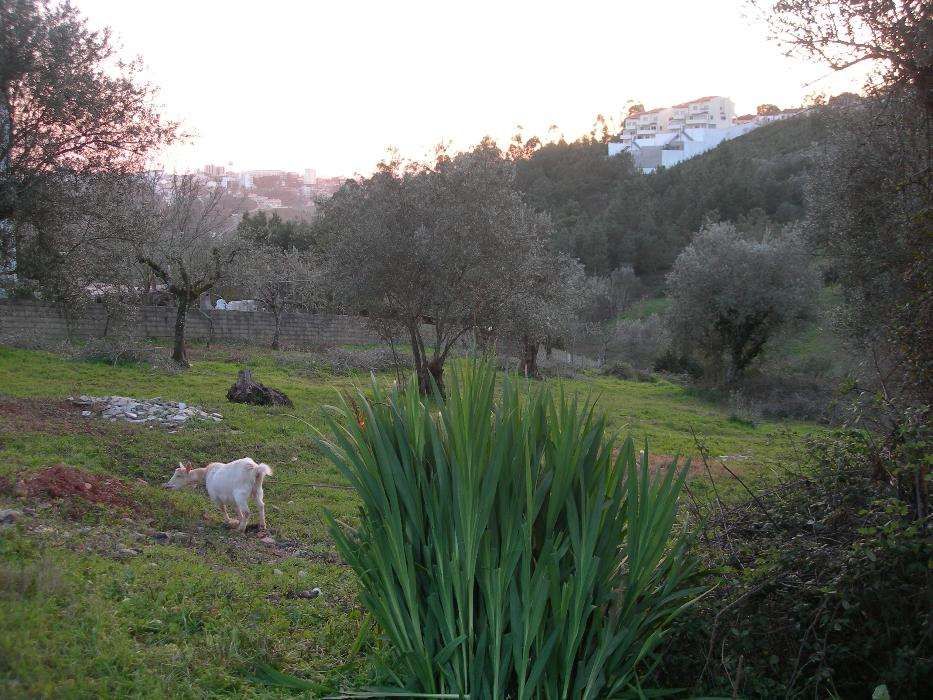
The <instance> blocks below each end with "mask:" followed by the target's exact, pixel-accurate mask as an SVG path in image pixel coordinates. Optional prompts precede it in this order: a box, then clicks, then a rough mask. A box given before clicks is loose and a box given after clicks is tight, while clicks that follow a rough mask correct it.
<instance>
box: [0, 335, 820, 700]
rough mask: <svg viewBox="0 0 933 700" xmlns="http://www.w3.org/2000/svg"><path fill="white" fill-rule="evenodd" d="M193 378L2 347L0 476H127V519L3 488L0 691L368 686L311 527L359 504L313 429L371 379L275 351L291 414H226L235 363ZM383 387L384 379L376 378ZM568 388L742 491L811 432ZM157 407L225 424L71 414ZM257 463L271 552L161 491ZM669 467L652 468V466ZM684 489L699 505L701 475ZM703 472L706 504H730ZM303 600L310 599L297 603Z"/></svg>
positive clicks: (223, 359)
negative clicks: (271, 681)
mask: <svg viewBox="0 0 933 700" xmlns="http://www.w3.org/2000/svg"><path fill="white" fill-rule="evenodd" d="M193 357H194V360H195V361H194V365H193V367H192V369H191V370H189V371H187V372H184V373H179V374H169V373H164V372H160V371H157V370H152V369H148V368H144V367H140V366H117V367H112V366H109V365H105V364H99V363H90V362H77V361H71V360H67V359H63V358H61V357H58V356H55V355H52V354H48V353H42V352H33V351H25V350H14V349H8V348H0V479H3V480H4V481H5V483H6V484H7V486H8V487H9V485H10V484H13V483H15V481H16V480H17V479H18V478H20V477H22V475H23V474H24V473H27V472H30V471H34V470H38V469H43V468H46V467H48V466H50V465H54V464H58V463H64V464H66V465H68V466H70V467H75V468H79V469H83V470H86V471H88V472H92V473H95V474H102V475H108V476H115V477H118V478H119V479H120V480H121V481H120V482H119V483H120V485H121V486H120V487H121V489H123V490H124V492H125V494H126V496H127V498H128V500H129V501H130V503H131V505H130V506H129V507H126V508H115V507H107V506H101V505H95V504H91V503H88V502H86V501H84V500H82V499H81V498H79V497H67V498H61V499H42V498H29V499H23V498H19V497H17V496H15V495H13V493H12V491H11V490H10V488H7V489H5V490H4V491H5V492H3V493H0V508H16V509H18V510H21V511H22V512H23V513H24V516H23V517H22V518H21V519H19V520H18V521H17V522H16V523H15V524H13V525H7V526H4V527H3V528H2V529H0V630H2V634H0V697H4V698H17V697H55V698H63V697H66V698H71V697H81V698H84V697H86V698H103V697H127V696H141V697H173V698H187V697H192V698H193V697H198V698H202V697H214V696H221V695H224V696H229V695H233V696H236V697H246V698H258V697H273V696H275V697H278V696H280V695H282V694H288V693H293V692H294V691H288V690H283V689H280V688H276V687H273V686H269V685H265V684H264V683H262V682H261V681H260V680H258V679H257V678H255V675H254V673H255V669H256V668H257V666H258V665H261V664H263V663H268V664H270V665H272V666H273V667H275V668H278V669H282V670H285V671H287V672H289V673H292V674H296V675H300V676H302V677H304V678H306V679H308V680H310V681H312V682H314V683H316V684H317V685H318V687H319V691H320V694H326V693H328V692H335V691H338V690H339V689H341V688H353V687H360V686H363V685H365V684H366V683H367V682H369V681H370V680H372V678H373V668H374V661H375V659H376V658H377V657H378V656H379V655H380V654H381V653H382V650H381V648H380V644H379V641H378V639H377V637H376V635H375V634H374V631H373V630H372V628H371V625H370V624H369V622H368V620H367V618H366V616H365V615H364V614H363V611H362V610H361V609H360V607H359V605H358V603H357V601H356V588H355V586H356V583H355V579H354V576H353V574H352V572H350V570H349V569H348V568H347V567H346V566H344V565H343V564H342V562H341V561H340V560H339V557H337V555H336V553H335V550H334V548H333V544H332V542H331V540H330V539H329V537H328V535H327V532H326V528H325V527H324V525H323V522H322V519H321V514H322V512H323V509H325V508H326V509H329V510H331V511H332V512H334V513H335V514H336V515H337V516H338V517H339V518H340V519H342V520H345V521H347V522H352V521H353V519H354V512H355V508H356V501H355V497H354V495H353V494H352V492H350V491H349V490H347V489H346V487H345V485H344V484H343V483H342V481H341V478H340V477H339V475H338V474H337V472H336V471H335V470H334V469H333V468H332V467H331V466H330V465H329V464H327V463H326V462H325V461H324V459H323V458H322V457H321V455H320V454H319V453H318V452H317V450H316V448H315V445H314V431H313V428H312V426H319V425H321V421H320V413H321V409H322V406H324V405H325V404H327V403H332V402H333V400H334V398H335V395H336V392H338V391H345V390H352V389H353V388H354V387H356V386H363V387H365V385H366V383H367V381H368V377H366V376H364V375H362V374H361V375H357V376H353V377H320V376H312V375H310V374H301V373H296V372H295V371H294V369H293V368H292V369H288V370H287V369H285V367H284V366H283V363H281V362H277V361H276V359H275V357H273V356H272V355H270V354H266V353H252V356H251V357H250V358H249V362H250V365H251V366H252V367H253V370H254V374H255V375H256V377H257V378H258V379H259V380H260V381H262V382H264V383H266V384H269V385H270V386H274V387H276V388H279V389H281V390H283V391H285V392H286V393H287V394H288V395H289V396H290V397H291V399H292V400H293V401H294V404H295V406H294V408H289V409H284V408H282V409H279V408H275V409H268V408H258V407H249V406H241V405H236V404H230V403H228V402H227V401H226V399H225V393H226V390H227V388H228V387H229V386H230V384H231V383H232V381H233V379H234V378H235V375H236V370H237V369H238V368H239V367H240V366H241V364H242V362H243V361H244V359H245V358H244V356H243V352H242V351H238V350H227V349H220V350H217V349H214V350H212V351H206V350H204V349H198V348H196V349H195V350H194V351H193ZM386 381H388V378H386ZM564 383H565V385H566V389H567V390H568V391H571V392H580V393H582V394H584V395H587V396H590V397H592V398H594V399H596V400H597V401H598V404H599V406H600V408H601V409H602V410H604V411H605V412H607V414H608V416H609V419H610V425H611V426H612V427H613V428H615V429H616V430H618V431H619V432H620V433H622V434H632V435H634V436H635V437H636V438H637V439H639V440H643V439H645V438H647V439H648V441H649V446H650V452H651V453H652V454H655V453H657V454H658V455H664V456H669V455H674V454H676V453H686V454H695V453H696V452H697V449H696V445H695V442H694V437H693V433H694V432H695V433H696V435H697V436H699V437H700V438H701V439H702V440H703V441H704V443H705V444H706V445H707V447H708V449H709V451H710V453H711V454H712V455H714V456H724V457H725V458H726V459H725V461H726V463H727V464H729V465H730V466H731V468H732V469H734V470H736V471H738V472H740V473H741V474H742V475H743V476H744V477H745V478H747V479H748V480H750V481H753V482H757V481H760V480H764V479H768V478H770V476H771V474H772V471H774V470H779V469H781V467H780V465H781V464H782V462H783V461H784V460H785V459H792V453H793V449H794V445H795V443H796V441H797V440H798V438H800V437H801V436H803V435H804V434H805V433H807V432H809V431H811V430H813V429H815V428H814V426H810V425H807V424H802V423H783V424H776V423H762V424H759V425H757V426H752V425H749V424H746V423H742V422H738V421H735V420H730V418H729V416H728V414H727V412H726V411H724V410H723V409H721V408H719V407H717V406H714V405H712V404H709V403H705V402H704V401H703V400H702V399H700V398H698V397H696V396H694V395H692V394H691V393H690V392H688V391H686V390H685V389H683V388H682V387H680V386H677V385H675V384H671V383H668V382H663V381H660V382H656V383H636V382H624V381H619V380H616V379H610V378H601V377H592V378H584V379H579V380H573V381H565V382H564ZM81 393H86V394H94V395H107V394H119V395H127V396H134V397H137V398H151V397H155V396H160V397H162V398H165V399H171V400H183V401H186V402H188V403H190V404H194V405H199V406H202V407H205V408H207V409H209V410H216V411H220V412H221V413H223V415H224V420H223V421H222V422H221V423H216V424H197V423H191V424H189V425H186V426H185V427H182V428H180V429H178V430H177V431H176V432H169V431H168V430H166V429H161V428H148V427H144V426H136V425H128V424H124V423H110V422H107V421H102V420H99V419H88V418H82V417H81V416H80V413H79V409H77V408H75V407H72V406H71V405H70V404H69V403H68V402H67V401H66V400H65V399H66V398H67V397H68V396H69V395H76V394H81ZM240 456H252V457H254V458H256V459H257V460H261V461H264V462H268V463H269V464H271V465H272V466H273V468H274V469H275V474H274V476H273V477H272V478H270V479H269V480H268V481H267V482H266V486H267V488H266V503H267V509H268V519H269V527H270V531H271V535H272V537H273V538H274V540H275V544H267V543H263V542H261V541H260V540H259V538H258V537H256V535H255V534H254V533H247V534H246V535H236V534H233V533H230V532H229V531H228V530H227V529H226V528H225V527H224V526H223V524H222V521H221V518H220V516H219V514H218V513H217V512H215V511H214V510H213V509H212V508H211V507H210V504H209V503H208V502H207V501H206V499H205V498H204V495H203V493H196V492H191V493H171V492H167V491H163V490H162V489H160V488H158V485H159V484H160V483H161V482H163V481H164V480H165V479H167V478H168V476H169V475H170V472H171V469H172V467H173V465H175V463H177V462H178V461H185V460H191V461H193V462H196V463H205V462H207V461H213V460H216V459H233V458H235V457H240ZM659 459H662V458H659ZM696 471H697V473H696V475H695V477H694V479H693V482H692V483H693V487H694V489H693V490H694V492H695V493H700V494H701V497H702V494H703V492H704V491H705V493H706V494H707V495H708V493H709V488H710V487H709V486H708V485H709V479H708V476H707V475H706V472H705V470H699V469H698V470H696ZM720 472H721V470H719V469H718V468H716V467H715V466H714V473H715V474H717V476H718V477H719V478H718V479H717V484H718V487H717V491H719V492H720V493H729V492H734V491H735V489H736V488H737V487H736V485H735V483H734V482H733V481H731V479H728V478H725V477H724V476H722V475H721V473H720ZM314 587H319V588H320V589H321V590H322V591H323V593H322V595H321V596H320V597H317V598H314V599H304V598H300V597H296V594H297V593H299V592H301V591H305V590H308V589H311V588H314Z"/></svg>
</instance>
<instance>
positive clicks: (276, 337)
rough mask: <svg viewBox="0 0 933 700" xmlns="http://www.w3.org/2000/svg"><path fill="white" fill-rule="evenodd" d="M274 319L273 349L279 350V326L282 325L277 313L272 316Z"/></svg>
mask: <svg viewBox="0 0 933 700" xmlns="http://www.w3.org/2000/svg"><path fill="white" fill-rule="evenodd" d="M272 318H273V320H274V321H275V330H274V331H273V332H272V349H273V350H279V349H280V347H279V326H280V325H281V321H280V319H279V314H277V313H274V314H272Z"/></svg>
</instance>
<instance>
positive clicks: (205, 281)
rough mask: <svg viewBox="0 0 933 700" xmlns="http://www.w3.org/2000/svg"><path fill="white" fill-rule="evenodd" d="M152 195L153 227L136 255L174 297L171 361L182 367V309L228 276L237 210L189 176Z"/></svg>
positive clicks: (236, 251) (184, 356) (184, 313)
mask: <svg viewBox="0 0 933 700" xmlns="http://www.w3.org/2000/svg"><path fill="white" fill-rule="evenodd" d="M155 195H156V196H155V197H154V203H153V216H154V218H155V223H156V230H155V233H154V235H153V236H152V237H151V239H150V240H149V241H147V242H146V244H145V245H143V246H141V247H140V249H139V251H138V253H137V257H136V259H137V260H138V261H139V262H140V263H142V264H143V265H146V266H147V267H148V268H149V269H150V270H152V272H153V274H154V275H155V276H156V277H157V278H158V279H159V280H161V281H162V283H163V284H164V285H165V287H166V290H167V291H168V292H169V293H170V294H171V295H172V296H173V297H174V299H175V304H176V306H177V309H178V311H177V315H176V319H175V345H174V349H173V352H172V359H173V360H175V362H177V363H178V364H179V365H181V366H183V367H187V366H189V362H188V353H187V348H186V346H185V323H186V321H187V318H188V310H189V308H190V307H191V305H192V304H197V302H198V299H199V298H200V297H201V295H202V294H204V293H205V292H208V291H210V290H211V289H213V288H214V286H215V285H217V284H218V283H219V282H220V281H221V280H223V279H224V278H226V277H228V276H230V275H232V273H233V271H232V269H231V265H232V264H233V262H234V260H235V259H236V258H237V256H238V255H239V253H240V252H241V250H242V247H241V246H240V245H239V244H238V243H237V242H236V241H235V240H234V237H233V235H232V233H233V231H234V230H235V229H236V223H237V218H236V214H237V208H236V203H235V202H233V201H231V200H230V199H229V197H228V196H227V195H226V194H225V193H224V192H223V191H222V190H220V189H219V188H217V189H213V190H210V189H206V188H205V187H204V186H203V185H202V184H201V183H200V182H199V180H198V178H197V177H195V176H191V175H187V176H179V177H174V178H172V179H171V182H170V183H169V184H168V186H167V187H166V188H164V189H162V188H159V190H158V191H157V192H156V193H155Z"/></svg>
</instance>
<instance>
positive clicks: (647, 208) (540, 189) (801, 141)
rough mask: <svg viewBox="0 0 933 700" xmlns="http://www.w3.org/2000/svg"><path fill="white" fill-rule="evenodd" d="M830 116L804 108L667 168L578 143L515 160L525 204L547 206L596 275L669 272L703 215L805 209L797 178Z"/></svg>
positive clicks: (565, 243) (562, 235)
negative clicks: (651, 167)
mask: <svg viewBox="0 0 933 700" xmlns="http://www.w3.org/2000/svg"><path fill="white" fill-rule="evenodd" d="M826 133H827V120H826V118H825V117H824V116H823V115H822V114H820V113H811V114H809V115H804V116H800V117H795V118H793V119H788V120H786V121H780V122H774V123H772V124H768V125H766V126H762V127H760V128H758V129H755V130H754V131H752V132H750V133H748V134H746V135H744V136H740V137H738V138H736V139H733V140H731V141H726V142H724V143H722V144H720V145H719V146H718V147H717V148H715V149H713V150H711V151H709V152H707V153H704V154H703V155H700V156H697V157H696V158H693V159H691V160H689V161H686V162H685V163H683V164H681V165H678V166H676V167H673V168H669V169H666V170H659V171H658V172H655V173H652V174H650V175H644V174H642V173H640V172H638V171H636V169H635V168H634V167H633V165H632V163H631V161H630V159H628V158H626V157H625V156H616V157H614V158H607V157H606V156H605V152H606V150H605V145H604V144H602V143H599V142H597V141H592V140H588V139H587V140H581V141H576V142H574V143H564V142H561V143H557V144H549V145H547V146H544V147H543V148H541V149H539V150H538V151H536V152H535V154H534V155H533V156H532V157H531V158H530V159H528V160H527V161H523V162H521V163H520V164H519V167H518V174H517V177H518V183H519V187H520V188H521V189H522V191H523V192H524V193H525V196H526V199H527V201H528V202H529V203H530V204H531V205H532V206H535V207H537V208H540V209H543V210H545V211H548V212H549V213H550V214H551V216H552V217H553V219H554V222H555V224H556V229H557V231H556V233H555V237H556V242H557V245H558V246H559V247H560V248H561V249H563V250H566V251H568V252H571V253H572V254H574V255H576V256H577V257H579V258H580V260H582V261H583V263H584V264H585V265H586V266H587V269H588V270H589V271H590V272H593V273H604V272H608V271H610V270H613V269H615V268H616V267H618V266H620V265H624V264H630V265H632V266H633V267H634V268H635V271H636V272H637V273H638V274H639V275H641V276H643V277H648V278H651V277H656V276H658V275H659V274H662V273H663V272H664V271H666V270H667V269H668V268H669V267H670V265H671V263H672V262H673V260H674V259H675V258H676V257H677V254H678V253H679V252H680V250H682V249H683V247H684V246H685V245H686V244H687V242H689V240H690V238H691V236H692V235H693V233H694V232H695V231H696V230H697V229H698V228H699V227H700V225H701V224H702V223H703V221H704V220H706V219H708V218H714V219H721V220H731V221H735V222H736V223H739V224H740V225H742V226H745V227H751V228H757V227H760V226H762V225H765V224H767V223H776V224H785V223H789V222H793V221H796V220H798V219H800V218H801V217H802V216H803V214H804V212H805V206H806V202H805V198H804V183H805V181H806V178H807V175H808V173H809V170H810V167H811V164H812V158H813V153H814V148H815V147H816V146H818V144H819V143H820V142H821V141H822V140H823V139H824V138H825V136H826Z"/></svg>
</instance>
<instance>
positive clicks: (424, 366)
mask: <svg viewBox="0 0 933 700" xmlns="http://www.w3.org/2000/svg"><path fill="white" fill-rule="evenodd" d="M417 372H418V391H419V392H420V393H421V395H422V396H428V395H429V394H432V393H433V392H434V387H435V386H437V390H438V391H439V392H440V393H441V396H444V363H443V361H442V360H438V359H433V360H429V361H428V362H422V363H421V366H419V367H418V368H417Z"/></svg>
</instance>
